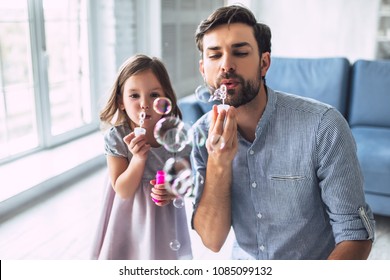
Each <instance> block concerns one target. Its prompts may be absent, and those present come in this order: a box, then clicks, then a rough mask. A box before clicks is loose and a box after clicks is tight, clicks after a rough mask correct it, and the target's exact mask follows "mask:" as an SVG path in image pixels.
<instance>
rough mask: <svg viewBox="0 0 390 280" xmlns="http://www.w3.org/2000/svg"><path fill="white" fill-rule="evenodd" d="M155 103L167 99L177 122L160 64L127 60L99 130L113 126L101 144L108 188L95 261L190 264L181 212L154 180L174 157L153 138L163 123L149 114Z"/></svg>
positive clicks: (169, 87)
mask: <svg viewBox="0 0 390 280" xmlns="http://www.w3.org/2000/svg"><path fill="white" fill-rule="evenodd" d="M158 97H167V98H168V99H170V100H171V102H172V110H171V114H172V115H174V116H177V117H181V113H180V110H179V108H178V107H177V104H176V97H175V93H174V91H173V89H172V85H171V83H170V79H169V76H168V73H167V71H166V69H165V67H164V65H163V63H162V62H161V61H159V60H158V59H156V58H150V57H148V56H145V55H136V56H134V57H132V58H130V59H129V60H127V61H126V62H125V63H124V64H123V65H122V66H121V68H120V69H119V72H118V76H117V78H116V80H115V83H114V86H113V89H112V92H111V96H110V98H109V100H108V103H107V105H106V106H105V108H104V109H103V111H102V112H101V114H100V119H101V121H102V122H103V124H111V128H110V129H109V130H108V131H107V132H106V134H105V138H104V140H105V151H106V156H107V166H108V174H109V180H108V181H109V182H108V183H109V187H108V188H106V195H105V202H104V206H103V213H102V217H101V220H100V224H99V228H98V232H97V235H96V238H95V243H94V247H93V256H92V258H93V259H121V260H124V259H127V260H130V259H139V260H148V259H149V260H150V259H170V260H172V259H191V258H192V252H191V244H190V237H189V232H188V225H187V219H186V213H185V208H184V207H183V208H175V207H174V206H173V204H172V199H173V197H172V196H171V195H169V194H168V193H167V191H166V190H165V188H164V185H163V184H156V183H155V180H154V178H155V176H156V172H157V170H160V169H163V166H164V164H165V162H166V161H167V160H168V159H169V158H171V157H173V154H172V153H169V152H168V151H167V150H166V149H165V148H164V147H162V146H160V145H159V144H158V142H157V141H156V139H155V138H154V135H153V130H154V126H155V124H156V123H157V121H159V120H160V119H161V118H162V115H160V114H158V113H157V112H155V111H154V110H153V101H154V100H155V99H156V98H158ZM140 114H142V115H143V120H142V122H141V124H140ZM140 126H142V127H143V128H144V129H146V133H145V134H144V135H142V134H141V135H138V136H136V135H135V133H134V129H135V128H136V127H140ZM189 153H190V147H186V149H184V150H183V151H182V152H178V153H176V156H180V157H188V156H189ZM159 206H163V207H159Z"/></svg>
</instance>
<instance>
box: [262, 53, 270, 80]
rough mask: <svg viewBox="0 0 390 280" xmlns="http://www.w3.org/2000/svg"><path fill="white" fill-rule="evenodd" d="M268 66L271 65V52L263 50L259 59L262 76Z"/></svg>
mask: <svg viewBox="0 0 390 280" xmlns="http://www.w3.org/2000/svg"><path fill="white" fill-rule="evenodd" d="M270 66H271V54H270V53H269V52H264V53H263V54H262V55H261V59H260V69H261V76H262V77H264V76H265V74H266V73H267V71H268V69H269V67H270Z"/></svg>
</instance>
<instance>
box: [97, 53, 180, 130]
mask: <svg viewBox="0 0 390 280" xmlns="http://www.w3.org/2000/svg"><path fill="white" fill-rule="evenodd" d="M146 70H151V71H152V72H153V74H154V75H155V76H156V78H157V80H158V81H159V83H160V84H161V86H162V89H163V91H164V93H165V96H166V97H167V98H168V99H170V100H171V102H172V111H171V115H174V116H176V117H179V118H180V119H181V117H182V115H181V112H180V109H179V107H178V106H177V98H176V95H175V92H174V90H173V88H172V84H171V80H170V78H169V75H168V72H167V70H166V68H165V66H164V64H163V63H162V62H161V61H160V60H159V59H158V58H156V57H149V56H147V55H143V54H137V55H135V56H132V57H130V58H129V59H127V60H126V61H125V62H124V63H123V64H122V66H121V67H120V68H119V71H118V73H117V77H116V79H115V82H114V85H113V87H112V89H111V91H110V96H109V99H108V102H107V104H106V105H105V107H104V108H103V110H102V111H101V112H100V120H101V122H102V123H103V124H105V125H107V124H110V125H114V126H117V125H121V124H123V123H126V122H129V121H130V119H129V117H128V116H127V114H126V112H125V111H122V110H119V104H120V101H121V98H123V89H124V84H125V82H126V80H127V79H128V78H130V77H131V76H133V75H137V74H140V73H142V72H144V71H146Z"/></svg>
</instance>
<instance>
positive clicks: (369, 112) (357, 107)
mask: <svg viewBox="0 0 390 280" xmlns="http://www.w3.org/2000/svg"><path fill="white" fill-rule="evenodd" d="M352 74H353V76H352V77H353V78H352V84H351V102H350V113H349V124H350V125H351V126H356V125H369V126H379V127H388V128H390V61H385V60H383V61H380V60H376V61H366V60H358V61H356V62H355V63H354V64H353V66H352ZM389 145H390V144H389Z"/></svg>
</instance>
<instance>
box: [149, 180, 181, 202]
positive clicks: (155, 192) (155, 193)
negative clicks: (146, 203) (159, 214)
mask: <svg viewBox="0 0 390 280" xmlns="http://www.w3.org/2000/svg"><path fill="white" fill-rule="evenodd" d="M150 184H151V185H153V188H152V192H151V193H150V196H151V197H152V200H153V202H154V203H155V204H156V205H157V206H165V205H168V204H169V203H170V202H171V200H173V199H175V197H176V196H174V195H173V194H171V193H169V192H168V191H167V190H166V189H165V185H164V184H156V180H154V179H153V180H151V181H150Z"/></svg>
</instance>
